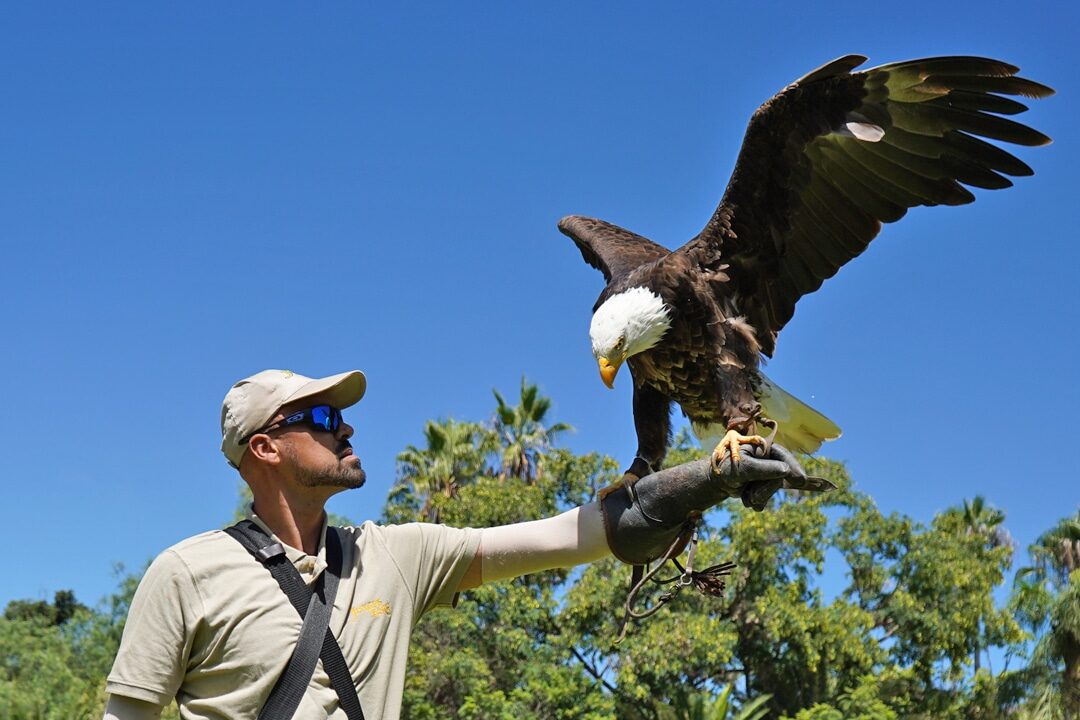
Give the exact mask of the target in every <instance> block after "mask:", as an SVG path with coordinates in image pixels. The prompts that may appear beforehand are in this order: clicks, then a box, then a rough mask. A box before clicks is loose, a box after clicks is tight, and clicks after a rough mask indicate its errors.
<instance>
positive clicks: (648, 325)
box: [589, 287, 671, 361]
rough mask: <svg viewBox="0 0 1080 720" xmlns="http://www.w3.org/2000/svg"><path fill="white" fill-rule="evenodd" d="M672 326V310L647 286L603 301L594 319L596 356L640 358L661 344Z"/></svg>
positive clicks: (591, 328) (592, 332) (592, 335)
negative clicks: (643, 353) (640, 354)
mask: <svg viewBox="0 0 1080 720" xmlns="http://www.w3.org/2000/svg"><path fill="white" fill-rule="evenodd" d="M670 327H671V311H670V310H669V309H668V308H667V306H666V305H664V301H663V299H661V297H660V296H659V295H657V294H656V293H654V292H653V291H652V290H649V289H648V288H645V287H634V288H630V289H629V290H627V291H625V292H621V293H619V294H618V295H614V296H612V297H610V298H608V299H607V300H605V301H604V304H603V305H601V306H600V307H598V308H597V309H596V312H595V313H593V316H592V324H591V325H590V326H589V339H590V340H591V341H592V351H593V355H594V356H596V357H597V358H601V357H603V358H608V359H610V360H612V361H621V360H622V359H625V358H628V357H631V356H632V355H637V354H638V353H640V352H644V351H646V350H648V349H649V348H651V347H652V346H653V345H655V344H656V343H658V342H660V338H662V337H664V333H666V332H667V331H668V328H670Z"/></svg>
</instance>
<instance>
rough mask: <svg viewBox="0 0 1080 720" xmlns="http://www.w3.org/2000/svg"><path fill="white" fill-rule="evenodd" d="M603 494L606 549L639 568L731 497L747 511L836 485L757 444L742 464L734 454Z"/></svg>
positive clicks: (774, 448)
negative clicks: (777, 497)
mask: <svg viewBox="0 0 1080 720" xmlns="http://www.w3.org/2000/svg"><path fill="white" fill-rule="evenodd" d="M632 478H633V476H632V475H628V476H627V478H626V480H627V481H624V482H623V483H620V484H618V485H615V486H612V487H610V488H607V489H605V490H604V491H602V492H601V494H600V509H601V513H602V514H603V518H604V529H605V532H606V533H607V541H608V546H609V547H610V548H611V552H612V553H613V554H614V555H615V557H617V558H619V559H620V560H622V561H623V562H625V563H629V564H631V565H641V564H645V563H648V562H651V561H652V560H655V559H657V558H659V557H661V556H663V555H664V554H665V552H666V551H667V550H668V549H669V548H670V547H671V546H672V544H673V543H674V542H675V539H676V538H677V537H678V536H679V535H680V533H683V532H685V530H686V524H687V521H688V520H691V519H693V518H696V517H699V516H700V515H701V514H702V513H704V512H705V511H707V510H708V509H709V508H711V507H713V506H714V505H717V504H718V503H720V502H721V501H723V500H725V499H727V498H729V497H740V498H741V499H742V501H743V504H744V505H745V506H746V507H750V508H753V509H754V510H762V509H764V507H765V505H766V503H768V501H769V498H771V497H772V496H773V494H774V493H775V492H776V491H777V490H779V489H781V488H787V489H795V490H831V489H833V487H834V486H833V485H832V483H830V482H828V481H827V480H823V479H821V478H813V477H808V476H807V474H806V471H805V470H803V469H802V466H801V465H799V461H798V460H796V459H795V456H794V455H792V454H791V452H790V451H789V450H787V449H786V448H784V447H782V446H780V445H777V444H776V443H773V444H772V445H771V447H770V448H769V450H768V451H767V452H766V451H765V450H763V449H762V448H760V447H757V446H754V445H742V446H741V459H740V461H739V462H738V463H736V464H734V465H733V464H732V462H731V459H730V455H725V456H724V458H723V460H722V461H721V462H720V463H718V464H716V465H713V464H711V461H710V460H698V461H696V462H690V463H685V464H683V465H679V466H678V467H673V468H668V469H667V470H660V471H659V472H655V473H652V474H651V475H646V476H645V477H643V478H641V479H639V480H636V481H633V482H629V480H630V479H632Z"/></svg>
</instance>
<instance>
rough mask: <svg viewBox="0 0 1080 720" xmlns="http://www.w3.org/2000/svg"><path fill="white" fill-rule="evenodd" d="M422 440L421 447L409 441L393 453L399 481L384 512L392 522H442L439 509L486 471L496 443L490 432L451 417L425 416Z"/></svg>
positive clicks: (475, 424) (441, 510)
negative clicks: (442, 418) (395, 458)
mask: <svg viewBox="0 0 1080 720" xmlns="http://www.w3.org/2000/svg"><path fill="white" fill-rule="evenodd" d="M424 441H425V446H424V447H423V448H419V447H416V446H415V445H409V446H408V447H407V448H405V450H404V451H402V452H401V453H400V454H399V455H398V456H397V462H398V472H399V481H398V483H397V484H396V485H395V486H394V487H393V488H392V489H391V491H390V496H391V498H392V500H391V502H390V504H389V505H388V507H387V511H388V513H387V515H386V517H387V518H388V519H389V520H391V521H393V522H402V521H406V520H426V521H428V522H442V516H443V508H444V507H445V506H446V505H447V503H448V502H449V501H450V500H453V499H454V498H455V497H456V496H457V494H458V491H459V489H460V488H461V487H462V486H463V485H465V484H468V483H470V482H473V481H474V480H475V479H476V478H477V477H479V476H481V475H483V474H485V472H486V469H487V464H486V462H487V460H486V458H487V455H488V453H490V452H491V451H492V450H493V449H494V447H495V438H494V436H493V435H492V433H491V431H489V430H488V429H486V428H485V427H483V426H482V425H480V424H479V423H472V422H457V421H455V420H444V421H441V422H434V421H428V422H427V424H426V425H425V426H424Z"/></svg>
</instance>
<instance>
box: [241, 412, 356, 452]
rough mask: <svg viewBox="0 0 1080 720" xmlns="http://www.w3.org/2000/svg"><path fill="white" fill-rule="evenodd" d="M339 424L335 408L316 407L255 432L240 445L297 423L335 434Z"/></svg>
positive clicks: (339, 420) (339, 418) (338, 413)
mask: <svg viewBox="0 0 1080 720" xmlns="http://www.w3.org/2000/svg"><path fill="white" fill-rule="evenodd" d="M341 422H342V420H341V411H340V410H338V409H337V408H336V407H332V406H330V405H316V406H315V407H311V408H308V409H307V410H297V411H296V412H294V413H292V414H291V415H289V416H288V417H287V418H285V419H284V420H279V421H278V422H276V423H273V424H271V425H267V426H266V427H264V428H260V429H258V430H256V431H255V432H253V433H251V434H249V435H248V436H247V437H245V438H244V439H243V440H241V441H240V444H241V445H246V444H247V442H248V440H250V439H251V438H253V437H255V436H256V435H258V434H260V433H266V432H270V431H271V430H277V429H278V428H283V427H288V426H289V425H297V424H299V423H304V424H305V425H307V426H308V427H310V428H311V429H313V430H319V431H321V432H331V433H332V432H337V431H338V428H339V427H341Z"/></svg>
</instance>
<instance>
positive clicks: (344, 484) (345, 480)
mask: <svg viewBox="0 0 1080 720" xmlns="http://www.w3.org/2000/svg"><path fill="white" fill-rule="evenodd" d="M344 451H345V447H342V448H340V449H339V451H338V454H339V455H340V454H341V453H342V452H344ZM285 454H286V455H287V456H288V458H289V460H290V461H291V462H292V464H293V466H294V467H295V468H296V480H297V482H299V483H300V484H301V485H303V486H304V487H311V488H315V487H332V488H341V489H342V490H352V489H355V488H358V487H360V486H362V485H363V484H364V481H365V480H367V473H365V472H364V469H363V468H362V467H360V460H359V458H357V461H356V466H355V467H353V466H351V465H346V464H345V462H343V461H342V459H340V458H339V459H337V460H335V461H332V462H329V463H327V464H326V465H325V466H323V467H310V466H309V467H303V466H301V465H300V463H299V462H297V458H296V456H295V454H294V453H293V452H292V449H291V448H290V449H289V450H288V451H286V453H285Z"/></svg>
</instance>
